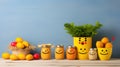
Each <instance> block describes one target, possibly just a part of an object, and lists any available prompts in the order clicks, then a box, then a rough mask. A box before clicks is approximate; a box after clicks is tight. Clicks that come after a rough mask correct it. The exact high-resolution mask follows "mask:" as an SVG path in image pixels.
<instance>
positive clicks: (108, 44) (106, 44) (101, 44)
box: [96, 37, 112, 48]
mask: <svg viewBox="0 0 120 67" xmlns="http://www.w3.org/2000/svg"><path fill="white" fill-rule="evenodd" d="M96 47H97V48H112V43H111V42H110V40H109V39H108V37H103V38H102V39H101V41H97V42H96Z"/></svg>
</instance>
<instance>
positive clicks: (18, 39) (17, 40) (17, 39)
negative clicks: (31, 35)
mask: <svg viewBox="0 0 120 67" xmlns="http://www.w3.org/2000/svg"><path fill="white" fill-rule="evenodd" d="M15 41H16V42H22V41H23V39H22V38H21V37H17V38H16V39H15Z"/></svg>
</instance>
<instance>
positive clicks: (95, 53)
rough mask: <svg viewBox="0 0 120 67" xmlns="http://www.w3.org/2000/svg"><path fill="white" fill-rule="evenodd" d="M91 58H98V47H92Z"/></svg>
mask: <svg viewBox="0 0 120 67" xmlns="http://www.w3.org/2000/svg"><path fill="white" fill-rule="evenodd" d="M89 60H97V49H96V48H90V51H89Z"/></svg>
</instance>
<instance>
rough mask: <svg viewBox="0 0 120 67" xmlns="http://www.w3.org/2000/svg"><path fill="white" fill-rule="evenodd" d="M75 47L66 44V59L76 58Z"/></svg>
mask: <svg viewBox="0 0 120 67" xmlns="http://www.w3.org/2000/svg"><path fill="white" fill-rule="evenodd" d="M76 54H77V51H76V47H73V46H68V47H67V50H66V59H68V60H75V59H76Z"/></svg>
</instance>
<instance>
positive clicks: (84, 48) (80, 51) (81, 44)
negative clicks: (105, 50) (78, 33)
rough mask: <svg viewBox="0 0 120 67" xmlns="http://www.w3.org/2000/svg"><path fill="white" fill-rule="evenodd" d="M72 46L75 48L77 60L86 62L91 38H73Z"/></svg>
mask: <svg viewBox="0 0 120 67" xmlns="http://www.w3.org/2000/svg"><path fill="white" fill-rule="evenodd" d="M73 40H74V46H75V47H76V48H77V58H78V59H79V60H88V59H89V57H88V53H89V50H90V48H91V47H92V37H73Z"/></svg>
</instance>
